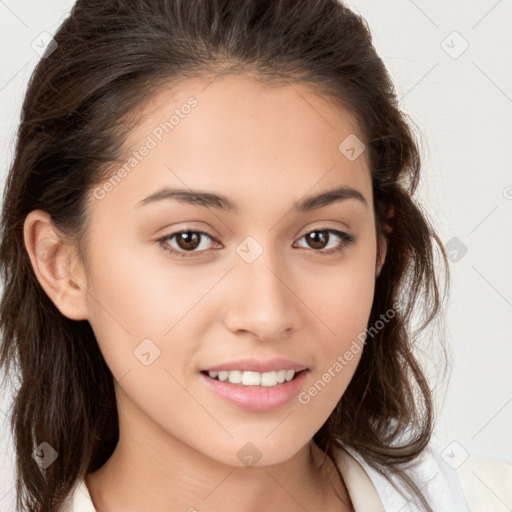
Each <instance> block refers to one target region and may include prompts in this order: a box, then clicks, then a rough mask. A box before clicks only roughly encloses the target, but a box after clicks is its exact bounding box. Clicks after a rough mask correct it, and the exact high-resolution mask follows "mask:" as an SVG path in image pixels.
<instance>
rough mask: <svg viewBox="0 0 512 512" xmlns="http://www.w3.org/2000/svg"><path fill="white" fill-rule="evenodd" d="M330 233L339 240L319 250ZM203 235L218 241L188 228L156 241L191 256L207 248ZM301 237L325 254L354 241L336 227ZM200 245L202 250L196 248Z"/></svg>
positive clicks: (174, 251) (177, 252)
mask: <svg viewBox="0 0 512 512" xmlns="http://www.w3.org/2000/svg"><path fill="white" fill-rule="evenodd" d="M331 235H334V236H335V237H336V238H338V239H340V240H341V242H338V244H337V245H335V246H334V248H331V249H329V250H327V251H325V250H322V251H321V250H320V249H324V248H325V246H326V245H328V244H329V242H331ZM205 237H206V238H208V239H210V240H212V241H214V242H218V241H217V240H216V239H215V238H214V237H212V236H211V235H209V234H208V233H205V232H204V231H193V230H190V229H183V230H181V231H176V232H175V233H171V234H170V235H166V236H164V237H162V238H159V239H158V240H157V242H159V243H160V246H161V247H162V249H163V250H164V251H167V252H170V253H172V254H176V255H177V256H180V257H192V256H193V255H194V253H197V252H205V251H206V250H207V248H205V247H204V244H203V243H202V242H203V239H204V238H205ZM174 238H176V245H177V247H175V248H173V246H172V245H171V244H169V241H171V240H173V239H174ZM302 238H305V239H306V240H307V243H308V244H309V245H310V246H311V247H313V249H315V252H318V253H320V254H322V255H326V256H327V255H330V254H334V253H340V252H342V251H343V250H345V249H346V248H347V247H348V246H349V245H350V244H351V243H353V242H355V241H356V237H355V236H353V235H350V234H348V233H345V232H344V231H339V230H337V229H315V230H313V231H310V232H309V233H306V234H305V235H303V236H302V237H301V239H302ZM206 245H207V244H206ZM200 247H202V250H196V249H198V248H200ZM187 253H189V254H187Z"/></svg>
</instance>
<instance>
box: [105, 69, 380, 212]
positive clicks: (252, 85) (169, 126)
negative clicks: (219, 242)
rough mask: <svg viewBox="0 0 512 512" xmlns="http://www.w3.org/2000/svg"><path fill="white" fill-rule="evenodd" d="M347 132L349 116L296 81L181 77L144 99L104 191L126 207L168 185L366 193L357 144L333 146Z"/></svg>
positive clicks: (355, 134) (269, 197)
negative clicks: (115, 176) (353, 150)
mask: <svg viewBox="0 0 512 512" xmlns="http://www.w3.org/2000/svg"><path fill="white" fill-rule="evenodd" d="M352 138H355V139H354V140H356V141H357V140H360V139H361V138H362V136H361V134H360V132H359V130H358V127H357V123H356V122H355V120H354V118H353V117H352V116H351V115H350V114H349V113H348V112H347V111H346V110H344V109H342V108H341V107H339V106H337V105H335V104H334V103H333V102H332V101H330V99H328V98H326V97H323V96H320V95H318V94H316V93H315V92H314V91H313V90H311V89H310V88H308V87H307V86H306V85H304V84H297V83H293V84H292V83H280V84H268V83H261V82H257V81H255V80H253V79H251V78H248V77H244V76H234V75H229V76H225V77H218V78H216V79H210V80H200V79H194V80H189V81H187V82H183V83H181V84H180V85H179V86H178V87H173V88H162V89H161V90H159V91H158V93H157V94H154V96H152V97H151V98H148V99H147V100H146V102H145V104H144V108H143V109H141V110H140V111H139V112H138V124H137V126H135V127H134V129H133V130H132V132H131V133H130V135H129V136H128V138H127V139H126V141H125V148H126V155H125V162H124V164H125V165H124V167H125V171H128V172H124V173H121V174H123V177H122V179H121V180H117V182H118V183H116V185H114V186H113V187H110V191H109V193H108V194H107V197H106V199H108V200H109V201H112V200H115V201H116V203H117V204H118V205H119V206H120V207H121V208H124V207H126V208H133V207H135V206H136V205H137V204H138V203H139V202H140V201H141V200H142V199H143V198H144V197H146V196H148V195H149V194H151V193H154V192H155V191H156V190H157V189H158V188H161V187H162V186H168V187H179V188H191V189H201V190H211V191H217V192H222V194H223V195H227V196H230V197H233V198H234V201H236V202H237V203H238V204H241V205H243V204H250V202H251V201H252V200H254V199H255V198H258V199H259V202H260V204H262V200H263V202H265V201H267V202H268V203H269V204H276V203H279V202H280V200H281V198H282V200H283V201H286V202H288V201H289V200H294V201H296V200H298V199H299V198H300V197H302V196H304V195H306V194H307V193H308V191H310V192H319V191H322V190H325V189H327V188H329V187H332V186H338V185H340V184H345V185H349V186H351V187H354V188H356V189H358V190H360V191H361V192H362V193H363V194H364V195H365V197H366V199H367V201H368V202H370V200H371V179H370V175H369V170H368V167H367V156H366V152H365V151H363V152H362V154H361V155H360V156H359V157H358V158H356V159H350V158H347V155H346V153H344V152H343V151H342V149H343V147H344V145H345V146H346V144H345V143H344V141H347V140H349V141H351V140H352ZM340 145H341V149H340ZM148 148H149V149H148ZM142 153H144V155H143V156H142V157H141V154H142ZM117 165H118V167H117V168H116V169H119V168H120V167H121V166H122V165H123V162H121V163H118V164H117ZM116 169H114V173H115V172H116ZM107 202H108V201H105V203H104V204H106V203H107Z"/></svg>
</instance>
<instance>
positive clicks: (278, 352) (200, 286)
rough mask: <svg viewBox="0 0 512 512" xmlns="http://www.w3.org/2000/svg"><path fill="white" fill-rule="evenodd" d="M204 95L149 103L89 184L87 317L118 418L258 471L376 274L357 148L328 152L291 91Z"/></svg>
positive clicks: (348, 331)
mask: <svg viewBox="0 0 512 512" xmlns="http://www.w3.org/2000/svg"><path fill="white" fill-rule="evenodd" d="M207 85H208V83H207V82H201V81H196V82H194V81H190V82H187V83H186V84H183V85H182V86H181V87H180V89H179V90H174V91H169V90H165V91H162V92H161V93H160V94H158V95H157V96H155V97H154V98H152V99H151V101H150V102H149V103H148V104H147V105H146V107H145V109H144V111H143V112H142V114H143V115H142V117H141V119H142V122H141V123H140V124H139V125H138V127H137V129H136V131H134V132H132V134H131V136H130V138H129V140H127V141H126V144H127V147H129V148H130V151H129V153H128V156H127V160H126V165H125V166H124V171H123V170H120V171H119V172H117V171H116V172H117V175H116V176H117V177H116V178H113V179H111V180H110V181H105V182H102V183H100V184H99V185H98V187H97V188H96V189H94V190H93V191H92V193H91V196H90V200H89V207H90V215H91V217H90V233H89V239H88V245H87V258H88V269H89V270H88V271H87V275H86V282H87V291H88V294H87V319H88V321H89V322H90V324H91V326H92V328H93V330H94V333H95V335H96V337H97V340H98V343H99V346H100V349H101V351H102V353H103V355H104V357H105V360H106V362H107V364H108V366H109V367H110V369H111V371H112V373H113V375H114V377H115V379H116V380H117V381H118V383H117V392H118V400H119V403H118V406H119V410H120V416H123V415H124V416H125V417H127V418H128V417H129V416H130V415H133V418H138V419H137V420H136V421H138V422H139V423H140V422H144V423H145V424H146V427H147V428H146V430H145V432H146V435H148V436H151V435H152V434H149V432H152V433H156V432H157V433H158V436H159V438H160V439H162V440H165V439H168V440H179V441H180V442H181V443H184V444H185V445H187V446H188V447H191V448H192V449H194V450H195V451H197V452H199V453H201V454H204V455H206V456H208V457H210V458H213V459H215V460H217V461H222V462H224V463H226V464H231V465H235V466H241V465H243V464H245V463H246V460H245V459H244V458H245V457H246V456H247V455H249V456H253V457H254V456H255V457H258V458H260V461H259V464H261V465H265V464H275V463H279V462H281V461H284V460H287V459H289V458H290V457H292V456H293V455H294V454H295V453H296V452H297V451H298V450H299V449H300V448H301V447H303V446H304V445H305V444H306V443H307V442H308V441H309V440H311V438H312V437H313V435H314V434H315V432H317V431H318V429H319V428H320V427H321V426H322V424H323V423H324V422H325V421H326V420H327V418H328V416H329V414H330V413H331V412H332V410H333V409H334V407H335V405H336V403H337V402H338V401H339V399H340V398H341V396H342V395H343V393H344V391H345V389H346V387H347V385H348V384H349V382H350V379H351V378H352V376H353V374H354V371H355V369H356V366H357V364H358V362H359V360H360V357H361V353H362V350H361V349H362V347H363V343H362V342H361V333H362V332H364V331H365V328H366V326H367V322H368V318H369V315H370V309H371V305H372V301H373V294H374V284H375V274H376V268H377V267H379V259H378V258H377V254H376V231H375V219H374V211H373V198H372V184H371V177H370V172H369V170H368V167H367V161H366V154H365V153H364V152H363V153H362V154H361V155H360V156H359V157H357V158H353V156H354V152H350V151H349V152H348V153H347V151H345V152H343V151H341V150H340V149H339V146H340V144H341V143H342V142H343V141H344V140H345V139H346V138H347V137H351V139H348V140H349V141H352V142H353V141H354V140H356V139H354V138H353V137H354V135H355V136H358V135H359V134H358V131H357V128H356V126H355V124H354V123H353V121H352V119H351V118H350V117H349V116H348V114H347V113H346V112H345V111H343V110H341V109H339V108H337V107H335V106H334V105H333V104H331V103H329V102H328V101H327V100H325V99H322V98H321V97H319V96H317V95H315V94H314V93H313V92H311V91H309V90H308V89H306V88H305V87H303V86H299V85H294V86H293V87H292V86H289V85H288V86H269V85H263V84H260V83H257V82H255V81H251V80H250V79H248V78H242V77H233V76H231V77H224V78H217V79H216V80H214V81H213V82H212V83H210V84H209V85H208V86H207ZM206 86H207V87H206ZM173 114H174V117H173V118H172V119H171V116H172V115H173ZM170 119H171V121H169V120H170ZM165 123H167V124H165ZM359 138H361V136H360V135H359ZM144 147H145V148H146V149H143V148H144ZM359 149H360V148H359V146H357V147H356V148H355V150H356V154H357V152H358V151H359ZM347 155H349V156H351V157H352V158H348V157H347ZM122 167H123V163H122V164H120V165H119V166H118V167H116V169H121V168H122ZM340 187H345V189H346V190H351V191H352V192H349V193H346V194H345V195H341V194H338V195H337V196H335V197H334V196H333V197H334V199H333V197H331V201H323V202H322V201H316V202H311V201H309V202H308V201H307V200H308V199H309V198H311V197H314V196H318V195H321V194H323V193H325V192H328V191H332V190H335V189H338V188H340ZM163 189H168V192H169V191H172V190H176V189H180V190H182V191H185V192H187V193H191V192H192V191H194V192H200V193H208V194H210V195H209V196H205V197H203V198H202V199H200V196H196V198H195V200H194V199H193V198H191V197H188V198H187V197H185V195H181V196H179V195H174V196H173V195H172V193H171V194H167V195H166V194H165V193H161V194H159V195H156V196H155V195H154V194H156V193H159V192H160V191H162V190H163ZM354 191H355V192H354ZM213 195H219V196H222V198H223V199H224V200H225V201H224V202H222V201H221V200H219V199H213V200H212V197H213ZM151 196H153V198H152V199H147V198H151ZM198 198H199V199H198ZM179 232H182V233H181V234H179ZM183 232H184V233H183ZM176 233H178V234H176ZM358 336H359V338H358ZM350 354H351V356H350ZM293 369H295V370H296V372H295V374H294V373H293V372H288V373H287V372H284V371H283V370H293ZM208 370H211V371H213V373H212V374H211V375H212V376H213V378H212V377H211V376H208V374H207V371H208ZM228 370H231V373H228ZM256 370H259V373H258V372H256ZM300 370H302V371H300ZM274 371H275V372H274ZM216 372H217V373H216ZM240 372H242V373H240ZM244 372H247V373H244ZM262 374H263V376H262ZM283 374H284V379H285V380H284V383H282V384H281V383H279V381H278V382H277V384H276V380H277V379H278V378H279V380H281V381H282V379H283ZM215 375H216V376H215ZM226 375H227V379H228V381H227V382H226V381H224V382H222V381H220V380H218V379H219V377H220V378H226ZM291 375H294V377H293V378H292V379H291V380H290V381H287V380H286V377H291ZM258 378H259V379H260V384H259V385H257V381H258ZM240 379H243V382H245V383H247V384H248V385H244V384H243V382H242V383H237V382H238V381H239V380H240ZM252 379H256V380H252ZM261 379H263V383H262V382H261ZM230 380H232V381H233V382H229V381H230ZM251 383H252V386H249V385H250V384H251ZM254 386H257V387H254ZM141 418H143V419H141ZM133 421H135V419H134V420H133ZM247 443H252V444H250V445H249V444H247Z"/></svg>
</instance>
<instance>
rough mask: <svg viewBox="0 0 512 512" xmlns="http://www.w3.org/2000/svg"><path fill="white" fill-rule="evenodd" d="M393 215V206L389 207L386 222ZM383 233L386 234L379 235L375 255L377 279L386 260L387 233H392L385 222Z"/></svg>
mask: <svg viewBox="0 0 512 512" xmlns="http://www.w3.org/2000/svg"><path fill="white" fill-rule="evenodd" d="M394 214H395V209H394V208H393V206H390V207H389V210H388V215H387V220H389V219H390V218H391V217H393V215H394ZM384 231H385V232H386V234H385V235H383V234H381V235H380V237H379V254H377V263H376V268H375V276H376V277H379V275H380V272H381V270H382V266H383V265H384V262H385V260H386V254H387V252H388V237H387V235H389V233H391V231H393V228H392V227H391V226H390V225H389V224H388V223H387V222H386V224H385V225H384Z"/></svg>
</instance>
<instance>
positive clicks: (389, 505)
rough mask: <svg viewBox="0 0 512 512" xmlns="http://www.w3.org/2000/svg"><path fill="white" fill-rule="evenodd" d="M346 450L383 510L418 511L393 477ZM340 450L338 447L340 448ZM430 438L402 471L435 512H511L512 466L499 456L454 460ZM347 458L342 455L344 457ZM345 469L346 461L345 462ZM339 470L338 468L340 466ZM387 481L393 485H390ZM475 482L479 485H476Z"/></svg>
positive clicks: (355, 453)
mask: <svg viewBox="0 0 512 512" xmlns="http://www.w3.org/2000/svg"><path fill="white" fill-rule="evenodd" d="M345 450H346V452H347V453H348V454H349V455H351V456H352V461H357V462H358V463H359V465H360V466H361V467H362V469H364V472H365V473H366V476H368V477H369V480H370V481H371V484H372V485H373V487H374V490H375V492H376V493H377V494H378V496H379V498H380V501H381V502H382V510H385V511H387V510H398V509H400V510H402V511H403V512H406V511H419V510H421V508H420V506H419V501H418V500H417V499H416V498H415V497H414V496H410V491H408V490H407V489H406V488H405V486H404V485H403V482H402V481H401V480H400V479H398V477H396V476H388V477H387V478H386V477H385V476H383V475H382V474H380V473H379V472H378V471H377V470H376V469H374V468H373V467H371V466H370V465H369V464H368V463H367V462H366V460H365V459H364V458H363V457H362V456H361V455H360V454H358V453H357V452H355V450H353V449H351V448H349V447H346V448H345ZM340 451H341V450H340ZM450 455H451V454H450V453H449V452H447V450H446V449H445V448H444V447H442V445H440V444H439V443H438V442H436V441H434V440H432V441H431V442H430V443H429V445H428V446H427V448H426V449H425V450H424V451H423V452H422V453H421V454H420V455H419V456H418V457H417V458H416V459H414V460H413V461H411V462H409V463H407V464H405V465H404V466H402V468H403V470H404V472H405V474H406V475H407V476H408V477H409V478H410V479H411V480H412V481H413V482H414V483H415V484H416V485H417V486H418V487H419V488H420V489H422V492H423V493H424V495H425V497H426V499H427V501H428V503H429V505H430V506H431V507H432V508H433V510H435V511H436V512H502V511H503V512H505V511H508V512H510V511H511V510H512V465H510V464H507V463H506V462H504V461H500V460H498V459H493V458H486V457H478V456H467V454H466V456H465V457H464V458H463V459H460V458H459V459H457V460H456V461H454V460H453V457H450ZM346 458H347V457H345V459H346ZM344 464H345V469H346V465H347V462H346V461H345V462H344ZM340 469H341V468H340ZM390 480H391V481H392V482H393V484H394V485H396V487H397V488H395V487H394V486H393V485H391V483H390ZM477 484H478V485H477Z"/></svg>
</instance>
